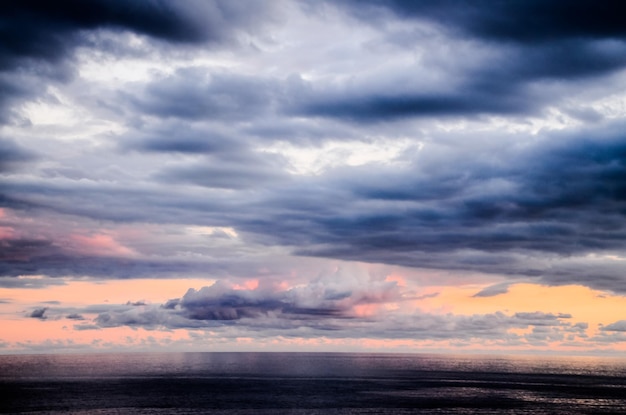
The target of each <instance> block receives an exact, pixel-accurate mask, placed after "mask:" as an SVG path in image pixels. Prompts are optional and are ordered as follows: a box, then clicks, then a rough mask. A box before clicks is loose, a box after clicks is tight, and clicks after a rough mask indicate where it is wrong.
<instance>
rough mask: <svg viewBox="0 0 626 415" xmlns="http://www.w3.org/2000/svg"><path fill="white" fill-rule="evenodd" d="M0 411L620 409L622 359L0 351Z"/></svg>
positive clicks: (625, 396) (624, 375)
mask: <svg viewBox="0 0 626 415" xmlns="http://www.w3.org/2000/svg"><path fill="white" fill-rule="evenodd" d="M0 413H11V414H31V415H32V414H81V415H82V414H229V415H233V414H463V415H472V414H568V415H574V414H594V415H595V414H621V415H623V414H626V360H624V359H609V358H552V357H551V358H547V357H517V356H515V357H511V356H449V355H430V354H402V355H398V354H364V353H135V354H131V353H129V354H84V355H4V356H0Z"/></svg>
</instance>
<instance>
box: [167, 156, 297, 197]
mask: <svg viewBox="0 0 626 415" xmlns="http://www.w3.org/2000/svg"><path fill="white" fill-rule="evenodd" d="M280 161H281V160H280V157H276V156H274V155H269V154H268V155H266V156H261V155H258V156H257V155H254V156H253V157H249V158H248V157H242V158H241V159H236V160H228V159H224V158H220V159H217V158H210V157H208V158H206V159H205V160H203V161H202V162H199V163H196V164H193V165H189V164H187V165H183V166H179V167H170V168H167V169H165V170H164V171H162V172H160V173H158V174H157V175H156V176H155V178H156V179H157V180H159V181H161V182H164V183H187V184H195V185H198V186H203V187H208V188H218V189H247V188H256V187H259V186H263V185H265V184H267V183H271V182H274V181H281V180H285V179H287V177H288V176H287V175H286V174H285V172H284V171H282V170H281V169H280V167H281V166H280V164H281V163H280Z"/></svg>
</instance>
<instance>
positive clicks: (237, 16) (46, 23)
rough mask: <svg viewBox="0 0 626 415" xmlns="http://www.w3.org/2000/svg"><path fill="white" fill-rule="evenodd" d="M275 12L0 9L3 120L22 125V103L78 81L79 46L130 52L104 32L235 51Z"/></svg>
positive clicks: (32, 3) (215, 6)
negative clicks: (50, 88)
mask: <svg viewBox="0 0 626 415" xmlns="http://www.w3.org/2000/svg"><path fill="white" fill-rule="evenodd" d="M271 9H273V7H269V6H267V5H263V4H248V5H245V6H244V5H242V4H241V5H238V4H233V3H232V2H227V1H222V0H209V1H199V0H198V1H195V0H193V1H188V2H184V3H179V2H168V1H166V2H163V1H152V0H150V1H146V2H140V3H136V4H133V5H132V6H129V5H128V4H127V3H126V2H124V1H119V0H113V1H101V0H96V1H92V2H89V3H83V2H80V1H75V0H62V1H57V2H55V3H54V4H51V3H49V2H46V1H41V0H27V1H24V2H20V3H19V4H10V5H3V6H0V25H1V26H2V30H1V31H0V40H1V41H2V44H3V48H2V50H0V109H2V110H3V111H2V112H1V113H0V115H1V117H0V122H3V123H7V122H10V121H12V122H14V123H15V122H19V120H20V119H21V117H18V116H17V115H16V114H15V112H14V108H12V107H15V106H16V105H17V103H18V102H19V101H20V100H22V99H24V98H30V97H33V96H37V95H40V94H41V93H42V91H45V90H46V84H47V83H50V82H59V81H61V82H67V81H69V80H70V79H72V78H73V77H74V75H75V69H74V66H73V64H72V63H71V62H70V60H71V58H72V55H73V52H74V51H75V50H76V48H78V47H79V46H88V47H93V48H98V49H100V50H102V51H106V50H109V51H111V52H115V53H120V52H122V51H123V50H124V49H129V43H132V42H129V41H128V39H117V40H115V39H114V37H111V36H106V32H114V33H118V34H120V33H125V32H126V33H133V34H135V35H139V36H145V37H147V38H148V39H153V40H159V41H162V42H164V43H169V44H174V45H177V46H178V47H181V46H184V45H199V44H206V45H212V46H216V45H225V44H229V45H234V44H236V43H237V42H239V39H238V38H239V37H241V36H243V35H244V34H250V33H256V32H259V31H261V30H262V28H263V27H264V26H265V25H266V24H267V23H269V22H271V21H273V20H275V18H274V17H272V16H273V14H271V13H270V12H269V11H270V10H271ZM122 37H123V36H122ZM130 49H132V48H130Z"/></svg>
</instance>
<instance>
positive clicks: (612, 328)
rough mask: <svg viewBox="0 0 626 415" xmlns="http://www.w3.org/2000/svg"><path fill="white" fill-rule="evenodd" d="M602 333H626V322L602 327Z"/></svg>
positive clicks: (617, 322)
mask: <svg viewBox="0 0 626 415" xmlns="http://www.w3.org/2000/svg"><path fill="white" fill-rule="evenodd" d="M600 330H602V331H618V332H622V331H626V320H619V321H616V322H615V323H611V324H607V325H606V326H602V327H600Z"/></svg>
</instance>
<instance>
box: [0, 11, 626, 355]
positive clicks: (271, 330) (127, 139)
mask: <svg viewBox="0 0 626 415" xmlns="http://www.w3.org/2000/svg"><path fill="white" fill-rule="evenodd" d="M622 6H623V3H622V2H621V1H617V0H615V1H609V0H607V1H578V0H571V1H544V0H520V1H506V2H499V1H486V0H485V1H481V0H476V1H452V0H449V1H448V0H440V1H401V0H395V1H394V0H387V1H386V0H359V1H356V0H353V1H351V0H337V1H331V0H328V1H323V0H320V1H317V0H300V1H295V0H294V1H291V0H272V1H253V0H242V1H232V0H184V1H183V0H181V1H177V0H169V1H168V0H146V1H128V0H91V1H80V0H62V1H61V0H59V1H43V0H41V1H38V0H20V1H15V2H2V3H0V180H1V181H0V328H1V329H0V353H41V352H49V353H53V352H92V351H96V352H102V351H169V350H172V351H187V350H188V351H222V350H226V351H236V350H242V351H244V350H261V351H382V352H385V351H388V352H433V351H437V352H455V353H456V352H472V353H482V352H485V353H492V352H499V353H500V352H501V353H546V352H549V353H563V354H617V353H624V352H626V18H625V16H624V14H623V10H622Z"/></svg>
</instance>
